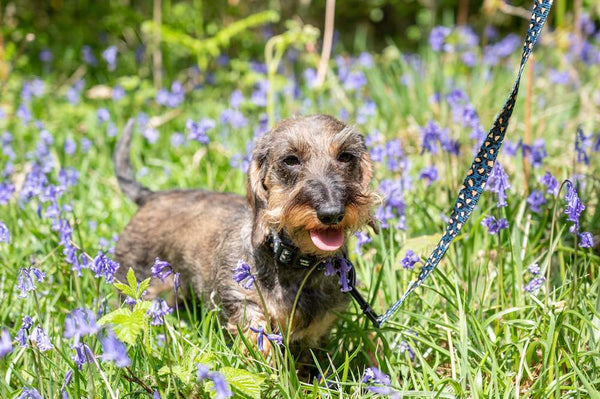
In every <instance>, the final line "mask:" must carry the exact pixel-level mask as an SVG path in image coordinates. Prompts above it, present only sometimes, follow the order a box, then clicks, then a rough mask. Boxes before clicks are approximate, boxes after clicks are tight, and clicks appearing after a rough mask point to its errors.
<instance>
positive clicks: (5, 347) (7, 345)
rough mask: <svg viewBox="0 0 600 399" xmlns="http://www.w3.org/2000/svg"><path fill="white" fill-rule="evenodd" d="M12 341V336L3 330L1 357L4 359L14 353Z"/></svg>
mask: <svg viewBox="0 0 600 399" xmlns="http://www.w3.org/2000/svg"><path fill="white" fill-rule="evenodd" d="M12 350H13V346H12V339H10V334H9V333H8V330H7V329H5V328H3V329H2V331H1V332H0V357H4V356H6V355H8V354H9V353H10V352H12Z"/></svg>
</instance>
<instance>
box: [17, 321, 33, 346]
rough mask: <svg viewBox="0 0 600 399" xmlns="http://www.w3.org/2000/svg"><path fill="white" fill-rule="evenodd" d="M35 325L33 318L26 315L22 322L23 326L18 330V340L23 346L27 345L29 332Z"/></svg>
mask: <svg viewBox="0 0 600 399" xmlns="http://www.w3.org/2000/svg"><path fill="white" fill-rule="evenodd" d="M32 326H33V320H31V317H29V316H24V317H23V319H22V322H21V328H20V329H19V331H17V336H16V340H17V342H18V343H19V345H20V346H21V347H25V346H27V334H29V329H30V328H31V327H32Z"/></svg>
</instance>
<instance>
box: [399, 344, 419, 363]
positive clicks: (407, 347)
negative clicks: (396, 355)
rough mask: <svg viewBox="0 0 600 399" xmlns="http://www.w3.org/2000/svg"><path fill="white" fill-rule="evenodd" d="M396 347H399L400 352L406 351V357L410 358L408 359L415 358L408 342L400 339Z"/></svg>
mask: <svg viewBox="0 0 600 399" xmlns="http://www.w3.org/2000/svg"><path fill="white" fill-rule="evenodd" d="M398 349H400V353H404V352H408V357H409V358H410V360H413V359H414V358H415V352H414V351H413V350H412V348H411V347H410V345H409V344H408V342H406V341H400V345H398Z"/></svg>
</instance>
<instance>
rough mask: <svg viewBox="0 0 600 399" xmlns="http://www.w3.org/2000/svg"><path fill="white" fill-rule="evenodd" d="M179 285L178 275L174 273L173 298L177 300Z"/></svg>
mask: <svg viewBox="0 0 600 399" xmlns="http://www.w3.org/2000/svg"><path fill="white" fill-rule="evenodd" d="M180 285H181V284H180V273H175V274H174V275H173V289H174V290H175V298H177V293H178V292H179V286H180Z"/></svg>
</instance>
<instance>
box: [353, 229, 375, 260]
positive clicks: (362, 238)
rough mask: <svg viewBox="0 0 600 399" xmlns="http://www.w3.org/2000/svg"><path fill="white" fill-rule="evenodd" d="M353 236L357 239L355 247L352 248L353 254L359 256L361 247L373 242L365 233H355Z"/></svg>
mask: <svg viewBox="0 0 600 399" xmlns="http://www.w3.org/2000/svg"><path fill="white" fill-rule="evenodd" d="M354 236H355V237H356V238H357V240H356V247H355V248H354V253H356V254H358V255H360V254H362V251H361V248H362V246H363V245H365V244H368V243H370V242H371V241H373V239H372V238H371V237H369V235H368V234H367V233H365V232H364V231H357V232H356V233H354Z"/></svg>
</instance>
